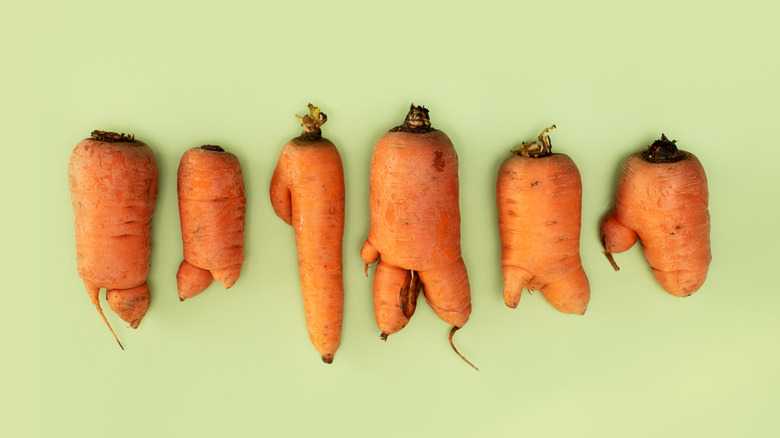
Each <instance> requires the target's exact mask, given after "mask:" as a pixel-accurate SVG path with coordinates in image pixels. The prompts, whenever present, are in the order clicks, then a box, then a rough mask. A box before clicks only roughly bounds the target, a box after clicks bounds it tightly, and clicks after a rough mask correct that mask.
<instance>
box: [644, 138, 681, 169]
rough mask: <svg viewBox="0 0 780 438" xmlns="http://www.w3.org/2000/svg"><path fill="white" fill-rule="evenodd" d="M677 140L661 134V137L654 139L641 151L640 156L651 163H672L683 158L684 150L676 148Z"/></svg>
mask: <svg viewBox="0 0 780 438" xmlns="http://www.w3.org/2000/svg"><path fill="white" fill-rule="evenodd" d="M675 143H677V140H669V139H668V138H666V135H664V134H663V133H662V134H661V139H660V140H656V141H654V142H653V144H651V145H650V146H648V147H647V150H646V151H644V152H643V153H642V158H644V159H646V160H647V161H649V162H651V163H674V162H675V161H680V160H682V159H683V158H685V152H682V151H680V150H678V149H677V145H676V144H675Z"/></svg>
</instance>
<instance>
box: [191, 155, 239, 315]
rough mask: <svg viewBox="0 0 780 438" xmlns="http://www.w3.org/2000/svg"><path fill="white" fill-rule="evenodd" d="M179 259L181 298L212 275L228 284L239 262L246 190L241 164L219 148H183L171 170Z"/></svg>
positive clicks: (203, 285)
mask: <svg viewBox="0 0 780 438" xmlns="http://www.w3.org/2000/svg"><path fill="white" fill-rule="evenodd" d="M177 191H178V198H179V219H180V221H181V233H182V243H183V247H184V260H183V261H182V262H181V264H180V265H179V270H178V272H177V273H176V283H177V285H178V289H179V299H180V300H181V301H184V300H186V299H187V298H191V297H193V296H195V295H197V294H199V293H201V292H203V291H204V290H205V289H206V288H207V287H208V286H209V285H210V284H211V281H212V279H215V280H217V281H218V282H220V283H222V285H223V286H225V287H226V288H230V287H231V286H233V284H235V282H236V280H238V276H239V274H240V273H241V266H242V264H243V262H244V222H245V216H246V194H245V189H244V177H243V173H242V171H241V163H239V161H238V158H237V157H236V156H235V155H233V154H232V153H230V152H226V151H225V150H224V149H223V148H222V147H221V146H217V145H204V146H201V147H197V148H191V149H188V150H187V151H186V152H185V153H184V155H183V156H182V157H181V161H180V162H179V170H178V173H177Z"/></svg>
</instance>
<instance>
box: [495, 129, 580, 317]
mask: <svg viewBox="0 0 780 438" xmlns="http://www.w3.org/2000/svg"><path fill="white" fill-rule="evenodd" d="M554 127H555V125H553V126H551V127H549V128H547V129H545V130H544V131H542V133H541V134H540V135H539V139H538V141H534V142H531V143H523V144H522V145H521V146H520V147H519V148H517V149H515V150H513V151H512V153H513V154H514V155H513V156H511V157H509V158H507V159H506V160H505V161H504V162H503V163H502V164H501V167H500V168H499V171H498V182H497V187H496V202H497V205H498V228H499V233H500V237H501V266H502V267H503V271H504V302H505V303H506V305H507V306H509V307H511V308H515V307H517V304H518V302H519V301H520V295H521V294H522V292H523V289H528V290H540V291H541V292H542V295H543V296H544V298H545V299H546V300H547V301H548V302H549V303H550V304H551V305H552V306H553V307H555V308H556V309H558V310H559V311H561V312H563V313H570V314H577V315H582V314H583V313H585V310H586V308H587V306H588V301H589V299H590V285H589V283H588V277H587V276H586V275H585V271H584V270H583V268H582V262H581V260H580V223H581V216H582V182H581V180H580V172H579V170H578V169H577V166H576V165H575V164H574V162H573V161H572V160H571V158H569V157H568V156H567V155H564V154H559V153H552V151H551V143H550V138H549V136H547V131H549V130H550V129H552V128H554Z"/></svg>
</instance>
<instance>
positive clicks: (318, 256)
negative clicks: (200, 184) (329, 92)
mask: <svg viewBox="0 0 780 438" xmlns="http://www.w3.org/2000/svg"><path fill="white" fill-rule="evenodd" d="M297 117H298V118H299V119H301V126H303V133H302V134H301V135H300V136H299V137H296V138H293V139H292V140H290V141H289V142H287V143H286V144H285V145H284V147H283V148H282V152H281V154H280V155H279V161H278V163H277V165H276V169H275V170H274V173H273V177H272V178H271V203H272V204H273V208H274V211H275V212H276V214H277V216H279V217H280V218H281V219H282V220H284V221H285V222H286V223H287V224H289V225H291V226H292V227H293V229H294V230H295V244H296V246H297V248H298V268H299V271H300V278H301V290H302V292H303V307H304V311H305V314H306V326H307V328H308V331H309V337H310V338H311V342H312V344H314V348H315V349H316V350H317V352H319V353H320V355H321V356H322V361H323V362H325V363H332V362H333V357H334V355H335V354H336V350H337V349H338V348H339V345H340V343H341V324H342V320H343V313H344V280H343V265H342V239H343V236H344V169H343V167H342V164H341V156H340V155H339V152H338V149H336V146H335V145H334V144H333V143H331V142H330V140H328V139H326V138H323V137H322V130H321V129H320V127H321V126H322V125H323V124H324V123H325V122H326V121H327V120H328V117H327V116H326V115H325V113H323V112H321V111H320V109H319V108H317V107H315V106H314V105H312V104H309V114H308V115H306V116H303V117H301V116H297Z"/></svg>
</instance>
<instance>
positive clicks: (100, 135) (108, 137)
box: [90, 129, 135, 143]
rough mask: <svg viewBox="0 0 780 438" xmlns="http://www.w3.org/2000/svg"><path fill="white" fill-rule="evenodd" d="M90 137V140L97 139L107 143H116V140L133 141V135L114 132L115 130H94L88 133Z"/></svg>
mask: <svg viewBox="0 0 780 438" xmlns="http://www.w3.org/2000/svg"><path fill="white" fill-rule="evenodd" d="M90 138H91V139H92V140H97V141H105V142H108V143H118V142H123V141H126V142H132V141H135V135H130V134H125V133H121V134H120V133H116V132H109V131H99V130H97V129H96V130H94V131H92V133H91V134H90Z"/></svg>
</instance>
